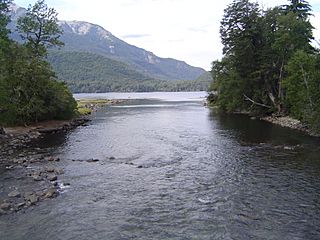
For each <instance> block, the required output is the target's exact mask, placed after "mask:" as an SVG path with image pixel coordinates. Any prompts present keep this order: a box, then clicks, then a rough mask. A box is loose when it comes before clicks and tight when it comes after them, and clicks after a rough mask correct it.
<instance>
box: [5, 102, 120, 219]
mask: <svg viewBox="0 0 320 240" xmlns="http://www.w3.org/2000/svg"><path fill="white" fill-rule="evenodd" d="M120 102H122V101H121V100H112V101H110V100H86V101H84V100H82V102H81V104H82V105H83V107H86V108H89V109H90V110H91V111H90V113H91V112H92V111H96V110H97V109H99V108H100V107H102V106H105V105H110V104H117V103H120ZM88 121H90V117H88V116H84V115H82V116H80V117H77V118H74V119H71V120H65V121H57V120H52V121H44V122H39V123H35V124H31V125H29V126H17V127H7V128H2V129H1V132H0V189H1V191H0V215H3V214H10V213H14V212H17V211H23V210H26V209H27V208H29V207H32V206H35V205H37V204H38V202H40V201H44V200H48V199H52V198H55V197H57V196H58V195H59V194H60V193H61V192H63V191H64V189H66V188H68V187H69V185H70V183H68V182H64V181H63V178H61V175H62V174H64V169H63V167H61V166H63V164H60V161H63V160H60V158H59V157H57V156H54V155H53V154H52V153H50V151H49V150H48V149H41V148H34V147H31V148H30V144H29V143H30V142H31V141H35V140H37V139H40V138H41V137H44V136H48V135H50V134H56V133H63V132H68V131H70V130H72V129H74V128H76V127H78V126H85V125H86V124H87V122H88ZM87 162H95V161H94V160H90V159H89V160H87Z"/></svg>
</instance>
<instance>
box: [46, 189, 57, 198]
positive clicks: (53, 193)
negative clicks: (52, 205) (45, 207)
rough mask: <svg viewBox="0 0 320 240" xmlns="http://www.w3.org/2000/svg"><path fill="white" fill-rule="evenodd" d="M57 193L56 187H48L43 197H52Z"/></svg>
mask: <svg viewBox="0 0 320 240" xmlns="http://www.w3.org/2000/svg"><path fill="white" fill-rule="evenodd" d="M57 195H58V191H57V190H56V189H54V188H49V189H48V190H47V191H46V193H45V195H44V197H45V198H53V197H56V196H57Z"/></svg>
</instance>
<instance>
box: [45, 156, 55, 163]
mask: <svg viewBox="0 0 320 240" xmlns="http://www.w3.org/2000/svg"><path fill="white" fill-rule="evenodd" d="M46 160H47V161H49V162H53V161H54V157H52V156H51V157H48V158H47V159H46Z"/></svg>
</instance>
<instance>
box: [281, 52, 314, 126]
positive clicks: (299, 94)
mask: <svg viewBox="0 0 320 240" xmlns="http://www.w3.org/2000/svg"><path fill="white" fill-rule="evenodd" d="M319 64H320V55H319V54H308V53H306V52H303V51H297V52H296V53H295V54H294V56H293V57H292V58H291V59H290V61H289V63H288V65H287V71H288V77H287V78H285V79H284V81H283V84H284V88H285V90H286V98H285V103H286V105H287V107H288V109H290V113H291V114H292V115H293V116H294V117H296V118H298V119H301V120H303V121H304V122H306V123H308V124H309V125H311V126H312V127H313V128H315V129H320V98H319V93H320V69H319Z"/></svg>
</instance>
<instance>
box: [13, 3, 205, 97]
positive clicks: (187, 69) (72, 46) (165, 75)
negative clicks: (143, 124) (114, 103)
mask: <svg viewBox="0 0 320 240" xmlns="http://www.w3.org/2000/svg"><path fill="white" fill-rule="evenodd" d="M25 12H26V10H25V9H24V8H21V7H19V6H17V5H15V4H13V5H12V6H11V12H10V15H11V20H12V22H11V23H10V24H9V27H10V29H11V30H12V34H11V37H12V38H13V39H15V40H16V41H21V38H20V36H19V34H18V33H17V32H16V31H15V28H16V27H15V26H16V22H17V19H18V17H20V16H23V15H24V14H25ZM59 25H60V27H61V28H62V30H63V31H64V33H63V35H62V36H61V40H62V41H63V42H64V43H65V46H64V47H63V48H61V49H60V50H59V51H57V50H50V51H49V55H48V61H49V62H50V64H51V65H52V67H53V69H54V70H55V72H56V74H57V76H58V77H59V79H61V80H64V81H66V82H67V84H68V85H69V87H70V88H71V90H72V91H74V92H102V91H179V90H199V89H200V90H202V89H203V86H204V83H205V81H201V80H199V81H198V77H199V76H201V75H203V74H205V73H206V72H205V71H204V70H203V69H202V68H197V67H193V66H190V65H188V64H186V63H185V62H183V61H178V60H175V59H171V58H160V57H158V56H156V55H155V54H153V53H152V52H149V51H146V50H144V49H142V48H138V47H136V46H133V45H130V44H128V43H126V42H124V41H123V40H121V39H119V38H117V37H115V36H114V35H112V34H111V33H110V32H108V31H107V30H105V29H104V28H102V27H101V26H98V25H95V24H92V23H88V22H83V21H59ZM171 82H172V83H171ZM198 82H199V83H198ZM197 84H198V85H197Z"/></svg>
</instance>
